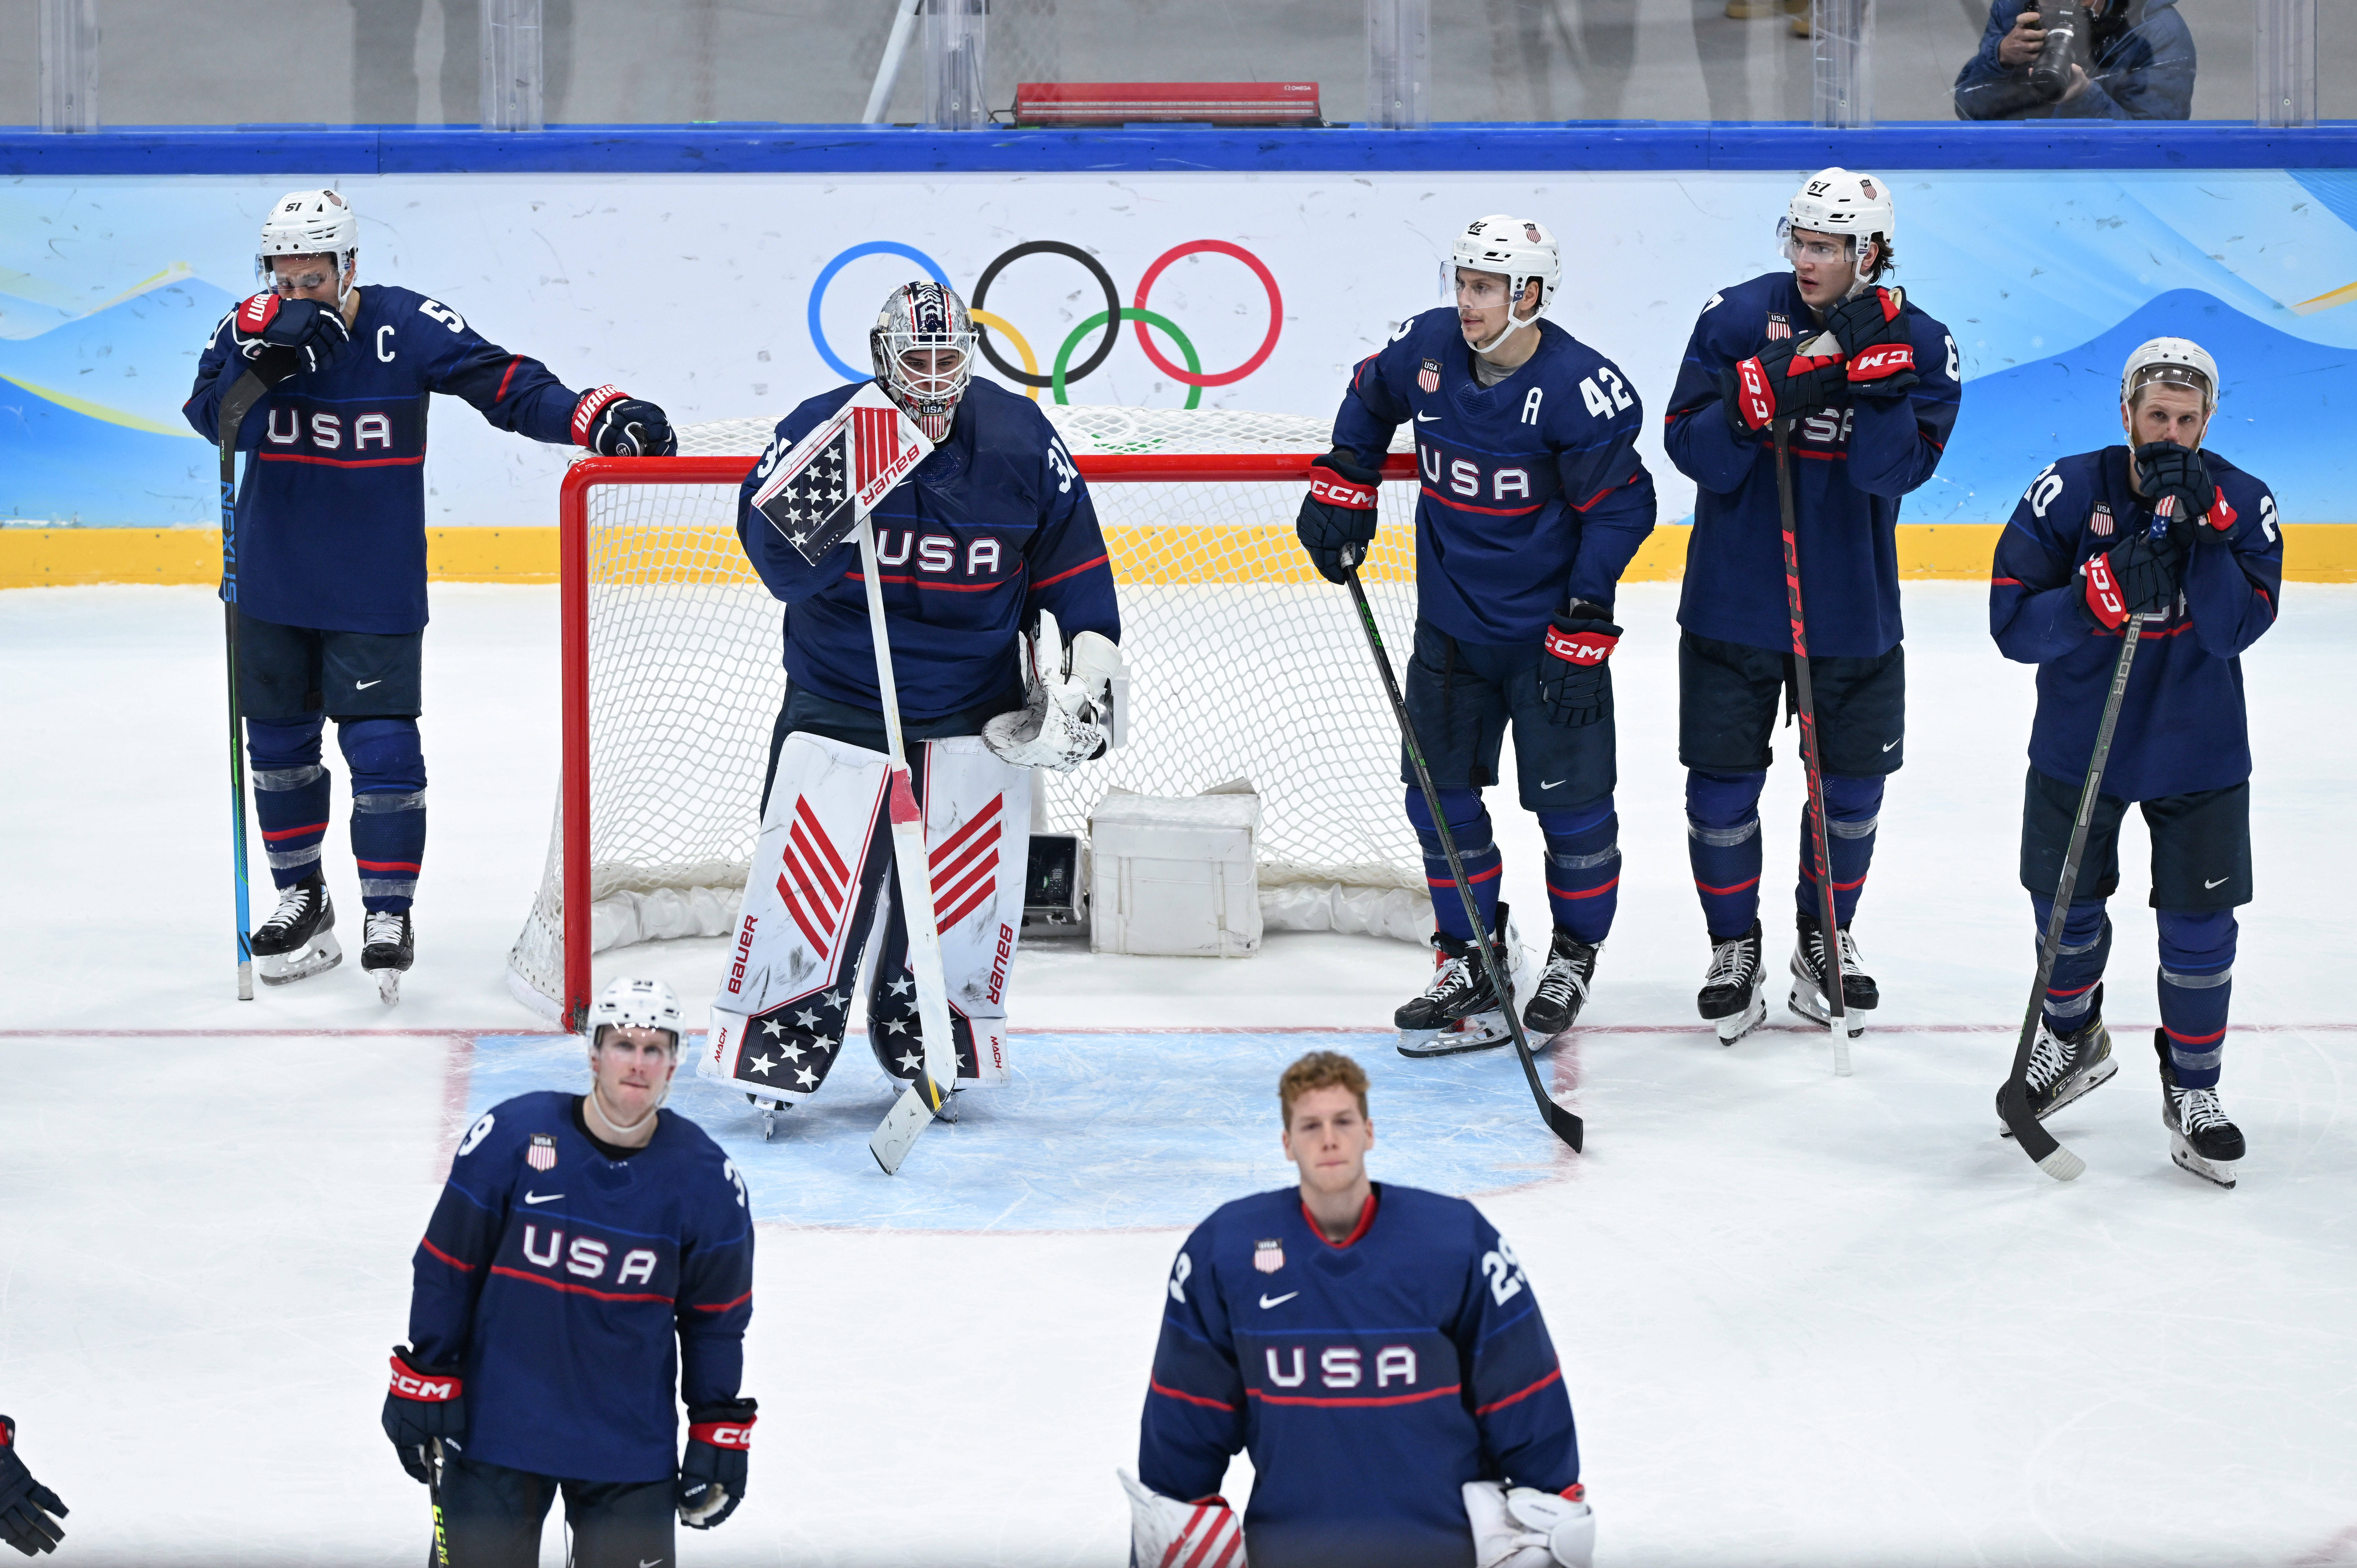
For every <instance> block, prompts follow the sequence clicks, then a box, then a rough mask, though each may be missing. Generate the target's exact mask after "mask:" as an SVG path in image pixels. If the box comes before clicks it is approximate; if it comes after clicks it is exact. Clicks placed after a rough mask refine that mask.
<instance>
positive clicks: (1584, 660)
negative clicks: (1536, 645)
mask: <svg viewBox="0 0 2357 1568" xmlns="http://www.w3.org/2000/svg"><path fill="white" fill-rule="evenodd" d="M1618 647H1620V639H1619V638H1618V637H1611V636H1607V635H1606V634H1605V633H1603V632H1600V631H1565V630H1564V629H1563V628H1560V627H1554V626H1550V627H1548V628H1547V634H1546V650H1547V651H1548V652H1549V653H1552V654H1554V655H1555V657H1556V658H1557V659H1560V660H1563V661H1564V662H1565V663H1566V664H1579V665H1593V664H1601V663H1603V662H1604V661H1605V660H1607V659H1609V658H1611V657H1612V650H1614V649H1615V648H1618Z"/></svg>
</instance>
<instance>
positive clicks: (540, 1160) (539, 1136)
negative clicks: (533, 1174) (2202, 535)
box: [523, 1133, 556, 1171]
mask: <svg viewBox="0 0 2357 1568" xmlns="http://www.w3.org/2000/svg"><path fill="white" fill-rule="evenodd" d="M523 1163H524V1164H526V1165H530V1166H531V1167H532V1168H533V1169H534V1170H536V1171H550V1170H554V1169H555V1168H556V1140H555V1139H554V1138H552V1137H550V1136H549V1135H548V1134H547V1133H533V1135H532V1147H531V1148H529V1149H526V1150H525V1151H524V1152H523Z"/></svg>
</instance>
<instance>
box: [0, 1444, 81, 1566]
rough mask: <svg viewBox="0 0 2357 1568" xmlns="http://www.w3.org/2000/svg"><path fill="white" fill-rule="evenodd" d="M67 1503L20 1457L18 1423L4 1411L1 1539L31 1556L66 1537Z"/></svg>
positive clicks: (0, 1464)
mask: <svg viewBox="0 0 2357 1568" xmlns="http://www.w3.org/2000/svg"><path fill="white" fill-rule="evenodd" d="M66 1513H67V1509H66V1505H65V1504H64V1503H62V1502H59V1500H58V1495H57V1493H55V1492H53V1491H51V1490H49V1488H48V1487H45V1486H43V1485H41V1483H40V1482H38V1481H36V1480H35V1479H33V1473H32V1472H31V1471H30V1470H27V1469H26V1468H25V1462H24V1461H23V1460H22V1459H19V1458H17V1457H16V1423H15V1422H13V1421H11V1420H9V1419H8V1418H7V1417H6V1416H5V1415H0V1541H6V1542H7V1543H8V1544H9V1545H11V1546H13V1547H15V1548H16V1550H17V1551H19V1552H23V1553H24V1554H25V1555H26V1556H27V1557H30V1556H32V1555H34V1554H35V1553H36V1552H55V1551H56V1550H57V1549H58V1542H59V1541H63V1540H64V1539H65V1538H66V1527H65V1526H63V1525H61V1524H59V1522H58V1520H60V1519H63V1518H64V1517H65V1516H66Z"/></svg>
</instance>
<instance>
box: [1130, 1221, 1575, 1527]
mask: <svg viewBox="0 0 2357 1568" xmlns="http://www.w3.org/2000/svg"><path fill="white" fill-rule="evenodd" d="M1240 1449H1250V1450H1251V1452H1252V1459H1253V1467H1254V1473H1255V1477H1256V1479H1255V1482H1254V1487H1253V1495H1252V1501H1251V1503H1250V1505H1249V1506H1248V1507H1247V1508H1246V1509H1245V1510H1244V1516H1243V1522H1244V1537H1245V1545H1246V1549H1247V1554H1248V1555H1249V1556H1250V1557H1251V1559H1252V1562H1253V1568H1308V1565H1311V1564H1315V1565H1318V1568H1344V1565H1346V1564H1347V1565H1349V1568H1470V1564H1471V1563H1472V1562H1473V1537H1472V1530H1471V1527H1470V1526H1469V1524H1468V1523H1467V1521H1466V1518H1465V1504H1464V1498H1463V1496H1462V1494H1461V1492H1460V1490H1459V1488H1460V1487H1462V1486H1463V1485H1464V1483H1466V1482H1468V1481H1478V1480H1496V1481H1511V1482H1512V1483H1513V1484H1515V1485H1519V1486H1531V1487H1541V1488H1543V1489H1544V1490H1546V1491H1559V1490H1561V1489H1562V1488H1564V1487H1567V1486H1569V1485H1571V1483H1573V1482H1574V1481H1576V1480H1577V1479H1579V1448H1578V1444H1577V1441H1576V1439H1575V1436H1574V1434H1573V1431H1572V1420H1571V1400H1570V1397H1569V1395H1568V1394H1566V1392H1565V1390H1564V1386H1563V1369H1562V1368H1561V1366H1560V1365H1559V1364H1558V1363H1557V1362H1556V1360H1555V1347H1554V1345H1553V1344H1552V1343H1551V1342H1550V1341H1549V1340H1548V1338H1547V1331H1546V1325H1545V1323H1544V1321H1543V1320H1542V1319H1541V1318H1540V1316H1539V1306H1538V1302H1537V1300H1536V1299H1535V1297H1534V1295H1533V1294H1532V1291H1531V1286H1530V1282H1529V1280H1528V1279H1527V1278H1525V1277H1524V1275H1523V1268H1522V1264H1521V1263H1520V1262H1518V1261H1517V1260H1516V1259H1515V1257H1514V1254H1513V1251H1512V1249H1511V1248H1509V1247H1508V1246H1507V1245H1506V1243H1505V1242H1504V1241H1503V1240H1501V1239H1500V1237H1499V1235H1498V1232H1497V1231H1496V1230H1493V1229H1492V1228H1491V1225H1490V1222H1489V1221H1488V1220H1487V1219H1483V1218H1482V1217H1481V1214H1480V1210H1478V1209H1476V1208H1474V1207H1473V1206H1472V1205H1471V1204H1469V1203H1467V1202H1466V1201H1464V1200H1463V1199H1462V1198H1456V1197H1442V1196H1440V1195H1439V1194H1437V1193H1431V1192H1425V1191H1422V1190H1420V1189H1418V1188H1415V1187H1394V1186H1390V1185H1387V1184H1383V1183H1378V1184H1377V1185H1376V1187H1375V1197H1374V1201H1373V1202H1372V1204H1371V1205H1370V1211H1369V1214H1368V1216H1367V1218H1366V1219H1363V1220H1362V1221H1361V1224H1360V1227H1359V1230H1358V1231H1357V1233H1355V1234H1354V1235H1353V1236H1352V1237H1351V1240H1348V1241H1346V1242H1344V1243H1343V1244H1341V1245H1340V1246H1337V1245H1335V1244H1334V1243H1333V1242H1330V1241H1329V1240H1326V1238H1325V1237H1324V1235H1323V1234H1321V1233H1320V1232H1319V1231H1318V1228H1317V1226H1316V1225H1315V1224H1314V1223H1313V1222H1312V1221H1311V1220H1310V1219H1309V1217H1308V1213H1307V1211H1306V1210H1305V1209H1304V1208H1303V1207H1302V1203H1301V1194H1300V1191H1299V1189H1298V1188H1295V1187H1287V1188H1285V1189H1283V1190H1281V1191H1277V1192H1264V1193H1259V1194H1256V1195H1254V1196H1253V1197H1245V1198H1239V1199H1237V1200H1236V1201H1235V1202H1233V1203H1230V1204H1226V1205H1224V1206H1222V1208H1219V1209H1218V1210H1216V1211H1215V1212H1214V1213H1213V1214H1212V1215H1211V1218H1210V1219H1206V1220H1205V1221H1204V1222H1203V1223H1202V1224H1201V1225H1200V1226H1198V1227H1197V1228H1196V1230H1195V1233H1194V1234H1193V1235H1191V1236H1189V1237H1188V1238H1187V1245H1186V1246H1185V1247H1184V1248H1183V1249H1182V1250H1181V1251H1179V1260H1178V1262H1177V1263H1176V1264H1175V1265H1174V1266H1173V1268H1172V1269H1171V1272H1170V1279H1169V1283H1168V1300H1167V1301H1166V1302H1165V1303H1164V1305H1163V1309H1162V1338H1161V1342H1160V1344H1158V1345H1157V1347H1156V1348H1155V1352H1154V1375H1153V1379H1152V1380H1151V1382H1150V1383H1149V1384H1148V1387H1147V1392H1146V1415H1145V1420H1144V1422H1143V1431H1142V1434H1141V1437H1140V1440H1139V1443H1138V1455H1137V1470H1138V1477H1139V1478H1140V1479H1141V1480H1143V1481H1144V1482H1145V1483H1146V1485H1147V1486H1149V1487H1153V1488H1154V1489H1155V1490H1156V1491H1158V1492H1160V1493H1162V1494H1163V1495H1164V1496H1166V1497H1172V1498H1180V1499H1182V1500H1189V1501H1191V1500H1192V1499H1194V1498H1200V1497H1202V1496H1205V1495H1206V1494H1208V1493H1211V1492H1215V1491H1217V1490H1219V1487H1220V1482H1221V1478H1222V1477H1223V1476H1225V1475H1226V1473H1227V1468H1228V1460H1229V1458H1230V1456H1231V1455H1233V1454H1235V1453H1236V1452H1237V1451H1238V1450H1240Z"/></svg>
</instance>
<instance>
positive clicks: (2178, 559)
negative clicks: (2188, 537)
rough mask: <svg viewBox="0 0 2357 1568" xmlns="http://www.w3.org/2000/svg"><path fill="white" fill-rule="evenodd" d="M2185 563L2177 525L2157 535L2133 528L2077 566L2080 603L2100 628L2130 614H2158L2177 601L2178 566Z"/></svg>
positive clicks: (2110, 626)
mask: <svg viewBox="0 0 2357 1568" xmlns="http://www.w3.org/2000/svg"><path fill="white" fill-rule="evenodd" d="M2184 564H2185V538H2184V535H2183V534H2182V533H2181V532H2179V531H2178V530H2177V529H2174V528H2172V529H2169V530H2167V531H2165V532H2163V533H2162V534H2161V536H2160V537H2159V538H2158V539H2155V538H2153V537H2152V535H2151V534H2150V533H2149V532H2147V531H2145V530H2143V529H2138V530H2136V532H2135V533H2134V534H2133V535H2131V536H2130V537H2129V538H2128V540H2127V541H2126V542H2125V543H2121V544H2115V545H2114V546H2113V547H2112V549H2111V553H2109V554H2105V555H2090V556H2089V557H2087V560H2086V564H2083V565H2082V566H2081V567H2080V568H2079V580H2080V591H2081V592H2080V602H2081V603H2082V604H2083V605H2084V606H2085V607H2086V609H2087V617H2088V618H2089V619H2090V620H2093V622H2094V623H2095V624H2096V625H2097V626H2099V627H2101V628H2104V630H2105V631H2117V630H2119V629H2120V628H2121V627H2122V626H2124V625H2126V622H2127V618H2128V617H2130V616H2142V615H2158V614H2159V613H2160V612H2161V611H2163V610H2166V609H2168V608H2169V606H2170V605H2172V604H2174V603H2176V602H2177V582H2178V576H2177V575H2178V569H2179V567H2181V566H2182V565H2184Z"/></svg>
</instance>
